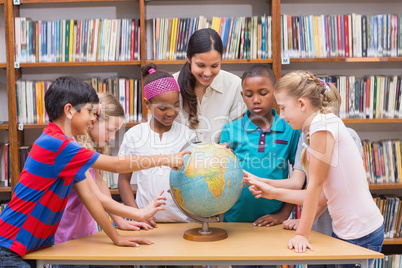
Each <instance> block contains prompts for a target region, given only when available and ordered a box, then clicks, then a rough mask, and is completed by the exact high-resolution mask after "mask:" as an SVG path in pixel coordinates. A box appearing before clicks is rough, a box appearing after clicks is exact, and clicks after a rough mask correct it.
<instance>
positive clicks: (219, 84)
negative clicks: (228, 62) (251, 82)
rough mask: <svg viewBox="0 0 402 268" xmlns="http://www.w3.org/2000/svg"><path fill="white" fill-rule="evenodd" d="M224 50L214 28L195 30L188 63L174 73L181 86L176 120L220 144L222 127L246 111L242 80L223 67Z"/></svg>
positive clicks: (191, 40)
mask: <svg viewBox="0 0 402 268" xmlns="http://www.w3.org/2000/svg"><path fill="white" fill-rule="evenodd" d="M222 53H223V45H222V40H221V38H220V36H219V34H218V33H217V32H216V31H215V30H213V29H209V28H205V29H200V30H198V31H195V32H194V33H193V34H192V35H191V37H190V39H189V42H188V47H187V57H186V59H187V62H186V63H185V64H184V66H183V67H182V69H181V71H180V72H178V73H175V74H174V75H173V77H174V78H175V79H176V80H177V83H178V84H179V87H180V103H181V111H180V114H179V116H178V117H177V119H176V120H177V121H179V122H180V123H182V124H185V125H186V126H188V127H190V128H191V129H194V130H195V132H196V133H197V139H198V140H199V141H205V142H214V143H219V140H220V134H221V131H222V128H223V126H224V125H225V124H226V123H228V122H230V121H233V120H234V119H237V118H239V117H240V116H242V114H243V113H244V112H245V111H246V106H245V104H244V102H243V99H242V96H241V93H240V92H241V79H240V78H239V77H238V76H237V75H234V74H232V73H229V72H226V71H224V70H221V62H222Z"/></svg>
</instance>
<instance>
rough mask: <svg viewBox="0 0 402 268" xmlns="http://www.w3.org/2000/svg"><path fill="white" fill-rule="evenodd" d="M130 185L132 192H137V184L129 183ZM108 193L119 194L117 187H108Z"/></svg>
mask: <svg viewBox="0 0 402 268" xmlns="http://www.w3.org/2000/svg"><path fill="white" fill-rule="evenodd" d="M130 186H131V190H132V191H133V194H135V193H136V192H137V184H130ZM110 193H111V194H112V195H120V193H119V190H118V189H110Z"/></svg>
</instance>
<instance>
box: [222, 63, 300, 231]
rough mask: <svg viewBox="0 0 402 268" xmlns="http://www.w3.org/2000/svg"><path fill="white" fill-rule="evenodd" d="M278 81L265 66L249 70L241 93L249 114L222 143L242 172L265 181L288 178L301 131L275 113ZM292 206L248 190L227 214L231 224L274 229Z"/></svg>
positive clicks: (229, 127)
mask: <svg viewBox="0 0 402 268" xmlns="http://www.w3.org/2000/svg"><path fill="white" fill-rule="evenodd" d="M275 83H276V78H275V75H274V73H273V71H272V70H271V69H270V68H269V66H268V65H266V64H256V65H253V66H251V67H250V68H248V69H247V70H246V71H245V72H244V74H243V76H242V87H243V91H242V92H241V94H242V97H243V100H244V102H245V103H246V105H247V109H248V110H247V112H246V114H245V115H244V116H243V117H242V118H240V119H238V120H235V121H232V122H230V123H228V124H226V125H225V127H224V128H223V130H222V134H221V140H220V142H221V143H227V144H228V145H229V147H230V148H231V149H232V150H233V152H234V153H235V155H236V157H237V159H238V161H239V163H240V165H241V166H242V168H243V169H244V170H246V171H248V172H250V173H252V174H254V175H257V176H259V177H262V178H270V179H276V180H282V179H286V178H288V175H289V163H290V164H293V163H294V160H295V155H296V150H297V142H298V140H299V137H300V132H299V131H298V130H293V129H292V128H291V127H290V126H289V125H288V124H287V123H286V122H285V121H284V120H282V119H280V118H279V115H278V114H277V113H276V111H275V110H274V109H273V105H274V84H275ZM292 209H293V205H291V204H286V203H283V202H281V201H278V200H267V199H261V198H260V199H256V198H254V196H253V195H252V194H251V193H250V191H249V190H248V185H247V187H245V188H243V191H242V193H241V195H240V198H239V200H238V201H237V202H236V204H235V205H234V206H233V207H232V208H231V209H230V210H228V211H227V212H226V213H225V214H224V217H225V220H226V221H228V222H253V224H254V225H256V226H273V225H276V224H280V223H282V222H283V221H284V220H286V219H287V218H288V217H289V214H290V212H291V211H292Z"/></svg>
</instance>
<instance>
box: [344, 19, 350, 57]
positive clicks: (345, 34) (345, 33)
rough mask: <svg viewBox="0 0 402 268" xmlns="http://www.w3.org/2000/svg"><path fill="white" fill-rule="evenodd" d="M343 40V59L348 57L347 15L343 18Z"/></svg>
mask: <svg viewBox="0 0 402 268" xmlns="http://www.w3.org/2000/svg"><path fill="white" fill-rule="evenodd" d="M343 22H344V23H343V26H344V31H343V34H344V38H345V57H346V58H348V57H349V20H348V15H345V16H343Z"/></svg>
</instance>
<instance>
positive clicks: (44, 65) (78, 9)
mask: <svg viewBox="0 0 402 268" xmlns="http://www.w3.org/2000/svg"><path fill="white" fill-rule="evenodd" d="M19 2H20V5H14V4H13V1H11V0H0V12H2V14H4V21H5V23H4V30H3V32H4V33H3V32H2V29H1V25H2V24H0V34H4V36H5V38H3V39H4V40H5V44H4V45H3V47H2V44H1V42H0V51H5V52H6V53H0V55H6V58H4V59H2V58H1V57H0V78H1V77H3V76H4V77H5V79H4V80H6V83H5V84H6V87H7V91H6V93H4V91H3V92H2V91H1V89H0V94H3V95H7V99H8V101H7V104H8V106H3V103H2V102H0V109H3V108H4V107H5V109H6V110H5V111H6V113H7V114H8V116H7V118H6V119H2V118H0V121H8V124H1V125H0V133H1V132H5V133H6V132H7V133H8V136H9V141H10V161H11V163H12V166H11V175H12V181H11V187H0V192H11V191H12V189H13V187H14V186H15V185H16V183H17V182H18V175H19V174H18V170H19V155H18V154H19V153H18V148H19V146H20V145H23V144H24V141H27V140H29V138H32V137H34V136H35V135H38V133H40V131H41V129H43V128H44V127H46V124H24V125H23V126H20V125H19V122H18V114H17V97H16V94H15V92H16V82H17V81H18V80H19V79H20V78H23V79H27V80H29V79H31V80H36V79H53V78H56V77H58V76H60V75H64V74H65V75H67V74H68V75H72V76H75V77H78V78H81V79H87V78H89V77H91V75H98V74H100V75H101V76H103V77H106V76H110V75H116V74H119V75H123V76H127V77H132V76H133V74H134V75H135V77H139V76H140V67H141V66H143V65H145V64H147V63H150V62H153V63H155V64H157V65H162V68H163V69H166V70H168V71H170V72H172V73H173V72H177V71H179V70H180V69H181V67H182V65H183V64H184V63H185V60H156V59H154V58H152V56H151V57H150V56H149V55H152V54H151V53H150V51H151V50H152V47H151V44H150V43H149V40H148V39H147V36H148V34H149V33H150V31H151V29H150V28H149V24H147V21H149V20H151V19H153V18H164V17H168V16H169V17H183V18H184V17H198V16H200V15H204V16H207V17H208V19H209V20H211V18H212V16H218V17H240V16H260V15H263V14H267V15H270V16H272V29H273V31H272V40H273V41H272V58H268V59H230V60H229V59H224V60H223V61H222V64H223V68H222V69H225V70H228V71H231V72H233V73H235V74H237V75H241V74H242V72H243V70H244V69H245V68H246V67H247V65H248V64H253V63H266V64H270V65H271V66H272V69H273V70H274V72H275V74H276V76H277V77H280V76H281V75H282V74H284V73H287V72H289V71H292V70H297V69H307V70H311V71H313V72H314V73H318V74H329V75H343V74H354V75H356V77H363V76H366V75H378V74H384V75H401V72H400V70H401V66H402V65H401V63H402V57H394V56H378V57H332V58H323V57H321V58H295V57H290V58H289V64H282V63H281V62H282V56H281V52H282V50H281V47H282V41H281V39H282V37H281V31H280V29H281V14H290V15H297V16H302V15H320V14H328V15H337V14H348V13H351V12H355V13H359V14H367V15H374V14H387V13H391V12H393V11H395V10H396V11H397V10H402V4H401V2H400V0H384V1H382V2H381V3H378V1H375V0H352V1H349V0H328V1H325V3H323V1H320V0H303V1H298V2H297V3H295V1H292V0H271V1H264V0H250V1H247V3H244V1H243V0H231V1H229V0H217V1H213V0H206V1H202V2H201V1H193V0H173V1H170V0H169V1H166V0H163V1H162V0H151V1H149V0H118V1H112V0H64V1H54V0H20V1H19ZM228 7H230V8H228ZM1 8H2V11H1ZM70 14H73V15H70ZM19 16H21V17H28V18H31V19H32V20H58V19H86V18H88V19H89V18H91V19H93V18H110V17H113V18H136V19H139V21H140V59H139V60H122V61H120V60H118V61H89V62H35V63H20V64H19V68H14V63H15V57H14V55H15V54H16V53H15V52H16V51H15V46H14V37H15V34H16V33H15V28H14V26H15V25H14V18H15V17H19ZM0 19H2V18H1V17H0ZM2 71H3V73H2ZM1 99H3V98H1ZM142 119H143V121H145V120H146V111H145V110H144V107H143V110H142ZM344 122H345V124H347V125H348V126H350V127H352V128H354V129H355V130H357V132H358V133H359V135H360V136H361V138H362V139H366V138H368V139H373V140H380V139H384V138H398V139H400V137H401V136H402V128H401V126H402V119H383V118H377V119H355V118H350V119H349V118H347V119H344ZM136 124H138V122H127V123H126V124H125V125H124V128H123V129H122V130H123V131H120V132H119V136H120V137H119V138H120V140H121V139H122V136H123V134H124V129H128V128H129V127H132V126H135V125H136ZM21 127H22V129H23V130H18V129H19V128H21ZM35 138H36V137H35ZM370 189H371V190H372V191H374V192H375V191H378V190H380V191H382V190H387V191H388V190H391V191H396V192H397V193H398V194H401V190H402V184H401V183H391V184H372V185H370ZM133 191H135V190H133ZM117 193H118V192H116V191H114V192H113V194H117ZM388 244H396V245H401V244H402V239H390V240H387V241H386V245H388Z"/></svg>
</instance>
